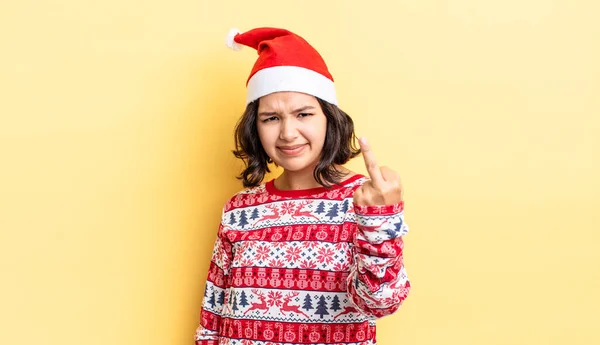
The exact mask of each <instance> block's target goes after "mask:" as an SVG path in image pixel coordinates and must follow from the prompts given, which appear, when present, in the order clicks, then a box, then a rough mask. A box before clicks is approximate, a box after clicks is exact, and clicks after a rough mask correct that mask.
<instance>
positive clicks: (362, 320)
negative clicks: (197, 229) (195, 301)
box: [195, 175, 410, 345]
mask: <svg viewBox="0 0 600 345" xmlns="http://www.w3.org/2000/svg"><path fill="white" fill-rule="evenodd" d="M367 180H368V178H367V177H365V176H363V175H355V176H353V177H351V178H349V179H347V180H346V181H344V182H342V183H341V185H338V186H334V187H332V188H330V189H327V188H325V187H321V188H312V189H305V190H297V191H282V190H277V189H276V188H275V186H274V185H273V180H271V181H269V182H267V183H264V184H261V185H260V186H258V187H254V188H249V189H246V190H244V191H241V192H239V193H237V194H236V195H234V196H233V197H232V198H231V199H230V200H229V201H228V202H227V203H226V204H225V207H224V209H223V215H222V219H221V224H220V226H219V231H218V235H217V239H216V241H215V245H214V250H213V254H212V260H211V263H210V268H209V273H208V279H207V282H206V289H205V292H204V301H203V305H202V310H201V317H200V326H199V327H198V329H197V330H196V335H195V340H196V344H197V345H216V344H233V345H271V344H281V343H284V344H333V343H336V344H365V345H366V344H376V340H375V319H377V318H379V317H382V316H385V315H389V314H392V313H393V312H395V311H396V310H397V309H398V308H399V307H400V305H401V303H402V301H403V300H404V299H405V298H406V296H407V294H408V292H409V290H410V283H409V281H408V278H407V276H406V271H405V269H404V264H403V260H402V249H403V240H402V236H403V235H405V234H406V233H407V232H408V227H407V225H406V223H405V222H404V213H403V208H404V205H403V203H398V204H394V205H386V206H358V205H356V204H354V203H353V199H352V198H353V194H354V191H355V190H356V189H357V188H359V187H360V186H361V185H362V184H363V183H364V182H365V181H367Z"/></svg>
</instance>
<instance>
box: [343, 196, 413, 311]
mask: <svg viewBox="0 0 600 345" xmlns="http://www.w3.org/2000/svg"><path fill="white" fill-rule="evenodd" d="M354 212H355V215H356V225H357V231H356V236H355V237H354V246H353V251H354V253H353V255H354V263H353V265H352V266H351V268H350V275H349V277H348V281H347V284H348V293H349V295H350V297H351V299H352V302H353V303H354V305H355V306H356V307H357V308H358V309H359V310H361V311H362V312H363V313H365V314H367V315H370V316H371V317H374V318H380V317H383V316H386V315H390V314H392V313H394V312H395V311H396V310H398V308H400V305H401V304H402V302H403V301H404V299H405V298H406V297H407V295H408V292H409V290H410V282H409V281H408V277H407V275H406V270H405V268H404V262H403V248H404V242H403V239H402V236H404V235H405V234H406V233H408V226H407V225H406V223H405V222H404V203H403V202H401V203H398V204H393V205H385V206H359V205H356V204H354Z"/></svg>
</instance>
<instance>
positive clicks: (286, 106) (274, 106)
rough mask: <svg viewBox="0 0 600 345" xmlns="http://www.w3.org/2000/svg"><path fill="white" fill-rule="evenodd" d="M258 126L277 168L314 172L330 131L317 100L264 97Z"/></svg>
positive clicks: (295, 94)
mask: <svg viewBox="0 0 600 345" xmlns="http://www.w3.org/2000/svg"><path fill="white" fill-rule="evenodd" d="M256 126H257V129H258V136H259V138H260V142H261V144H262V146H263V148H264V149H265V152H266V153H267V155H269V157H271V159H272V160H273V161H274V162H275V163H276V164H277V165H279V166H281V167H283V168H284V169H285V170H287V171H293V172H300V171H310V172H311V173H312V170H313V169H314V167H315V166H316V165H317V163H318V162H319V159H320V157H321V151H322V150H323V144H324V143H325V135H326V132H327V118H326V117H325V114H324V113H323V110H322V109H321V106H320V104H319V102H318V101H317V99H316V98H315V97H313V96H310V95H307V94H304V93H299V92H276V93H272V94H270V95H267V96H263V97H261V98H260V100H259V103H258V117H257V119H256Z"/></svg>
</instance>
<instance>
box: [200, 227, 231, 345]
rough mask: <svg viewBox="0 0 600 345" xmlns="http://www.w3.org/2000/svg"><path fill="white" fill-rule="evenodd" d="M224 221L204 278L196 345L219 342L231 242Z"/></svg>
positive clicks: (212, 344)
mask: <svg viewBox="0 0 600 345" xmlns="http://www.w3.org/2000/svg"><path fill="white" fill-rule="evenodd" d="M223 224H224V223H223V222H221V225H220V226H219V231H218V234H217V239H216V240H215V243H214V247H213V252H212V258H211V260H210V266H209V270H208V278H207V279H206V288H205V290H204V300H203V302H202V309H201V310H200V325H199V326H198V328H197V329H196V334H195V336H194V340H195V344H196V345H216V344H218V343H219V337H220V333H219V328H220V324H221V319H222V318H223V316H224V314H225V311H224V306H225V305H226V304H227V299H228V297H227V296H226V291H227V281H228V279H227V276H228V275H229V269H230V266H231V262H232V258H233V255H232V247H231V243H230V242H229V240H228V239H227V236H225V228H224V225H223Z"/></svg>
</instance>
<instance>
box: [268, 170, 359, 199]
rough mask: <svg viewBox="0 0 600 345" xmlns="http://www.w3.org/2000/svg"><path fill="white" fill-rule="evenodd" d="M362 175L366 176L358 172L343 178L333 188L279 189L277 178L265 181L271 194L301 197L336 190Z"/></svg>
mask: <svg viewBox="0 0 600 345" xmlns="http://www.w3.org/2000/svg"><path fill="white" fill-rule="evenodd" d="M362 177H364V175H362V174H358V173H357V174H356V175H354V176H351V177H349V178H347V179H345V180H343V181H342V182H340V184H334V185H333V186H331V188H327V187H323V186H321V187H315V188H307V189H296V190H280V189H277V187H275V179H272V180H270V181H269V182H267V183H265V188H266V190H267V192H268V193H269V194H274V195H279V196H283V197H301V196H309V195H314V194H319V193H323V192H329V191H332V190H336V189H339V188H342V187H345V186H346V185H348V184H350V183H352V182H354V181H356V180H358V179H360V178H362Z"/></svg>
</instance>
